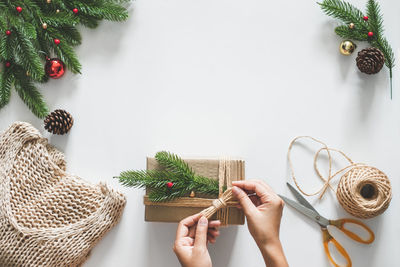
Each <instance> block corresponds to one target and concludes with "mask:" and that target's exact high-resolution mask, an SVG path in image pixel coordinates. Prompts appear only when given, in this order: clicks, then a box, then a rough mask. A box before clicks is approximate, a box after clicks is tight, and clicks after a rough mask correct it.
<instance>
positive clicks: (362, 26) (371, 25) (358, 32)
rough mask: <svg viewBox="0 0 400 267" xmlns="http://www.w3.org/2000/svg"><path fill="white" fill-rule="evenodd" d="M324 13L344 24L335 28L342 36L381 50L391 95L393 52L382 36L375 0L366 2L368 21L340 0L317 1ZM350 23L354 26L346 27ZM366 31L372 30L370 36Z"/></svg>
mask: <svg viewBox="0 0 400 267" xmlns="http://www.w3.org/2000/svg"><path fill="white" fill-rule="evenodd" d="M318 4H319V5H320V6H321V9H322V10H323V11H324V13H325V14H327V15H328V16H331V17H333V18H336V19H339V20H341V21H342V22H343V23H344V25H341V26H338V27H336V28H335V32H336V34H337V35H339V36H340V37H342V38H346V39H353V40H358V41H367V42H368V43H370V44H371V45H372V46H374V47H376V48H378V49H379V50H381V51H382V53H383V55H384V57H385V65H386V66H387V67H388V68H389V77H390V92H391V93H390V94H391V95H392V76H393V75H392V69H393V67H394V61H395V58H394V53H393V50H392V48H391V46H390V45H389V42H388V41H387V40H386V38H385V37H384V36H383V32H384V27H383V15H382V14H381V11H380V6H379V4H378V2H377V1H375V0H368V2H367V13H366V14H367V16H368V21H364V20H363V17H364V15H363V13H362V12H361V11H360V10H359V9H357V8H356V7H354V6H353V5H351V4H349V3H347V2H345V1H342V0H324V1H323V2H322V3H318ZM350 23H354V28H353V29H350V28H348V25H349V24H350ZM368 32H373V36H372V37H368Z"/></svg>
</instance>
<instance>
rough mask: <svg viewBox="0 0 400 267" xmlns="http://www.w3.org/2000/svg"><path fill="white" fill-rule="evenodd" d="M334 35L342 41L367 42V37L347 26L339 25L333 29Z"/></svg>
mask: <svg viewBox="0 0 400 267" xmlns="http://www.w3.org/2000/svg"><path fill="white" fill-rule="evenodd" d="M335 33H336V34H337V35H339V36H340V37H342V38H344V39H352V40H357V41H367V40H368V37H367V36H368V35H367V34H365V33H361V32H359V31H354V30H353V29H350V28H349V27H348V26H347V25H341V26H338V27H336V28H335Z"/></svg>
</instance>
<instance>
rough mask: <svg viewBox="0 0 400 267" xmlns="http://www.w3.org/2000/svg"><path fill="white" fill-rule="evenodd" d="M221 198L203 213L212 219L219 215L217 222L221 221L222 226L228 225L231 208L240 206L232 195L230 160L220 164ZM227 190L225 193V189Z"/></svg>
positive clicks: (223, 160) (221, 161)
mask: <svg viewBox="0 0 400 267" xmlns="http://www.w3.org/2000/svg"><path fill="white" fill-rule="evenodd" d="M218 181H219V198H217V199H215V200H214V201H213V203H212V206H210V207H208V208H206V209H204V210H203V211H202V212H201V213H202V214H203V215H204V216H205V217H206V218H207V219H210V218H211V217H212V216H213V215H214V214H215V213H217V220H220V221H221V224H222V225H226V224H228V219H229V207H234V206H236V205H238V202H237V201H234V196H233V193H232V177H231V163H230V160H226V159H221V160H220V162H219V174H218ZM225 186H226V187H227V189H226V190H225V192H224V187H225Z"/></svg>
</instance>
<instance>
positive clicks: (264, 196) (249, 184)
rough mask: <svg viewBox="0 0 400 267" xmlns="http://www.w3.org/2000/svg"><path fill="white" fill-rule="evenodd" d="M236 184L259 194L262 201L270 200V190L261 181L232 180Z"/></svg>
mask: <svg viewBox="0 0 400 267" xmlns="http://www.w3.org/2000/svg"><path fill="white" fill-rule="evenodd" d="M232 184H233V185H234V186H237V187H239V188H241V189H244V190H251V191H254V192H255V193H256V194H257V196H258V197H259V198H260V200H261V202H262V203H265V202H267V201H268V195H269V191H270V190H268V189H267V188H266V187H265V186H264V185H262V184H261V183H259V182H258V181H253V180H250V181H237V182H235V183H233V182H232Z"/></svg>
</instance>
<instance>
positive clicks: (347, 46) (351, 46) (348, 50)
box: [339, 40, 357, 56]
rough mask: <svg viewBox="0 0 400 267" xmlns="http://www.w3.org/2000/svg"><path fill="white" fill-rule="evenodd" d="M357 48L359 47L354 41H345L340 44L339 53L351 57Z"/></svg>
mask: <svg viewBox="0 0 400 267" xmlns="http://www.w3.org/2000/svg"><path fill="white" fill-rule="evenodd" d="M356 47H357V46H356V45H355V43H353V42H352V41H350V40H344V41H343V42H341V43H340V47H339V51H340V53H341V54H342V55H345V56H349V55H351V54H352V53H353V52H354V50H355V49H356Z"/></svg>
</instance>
